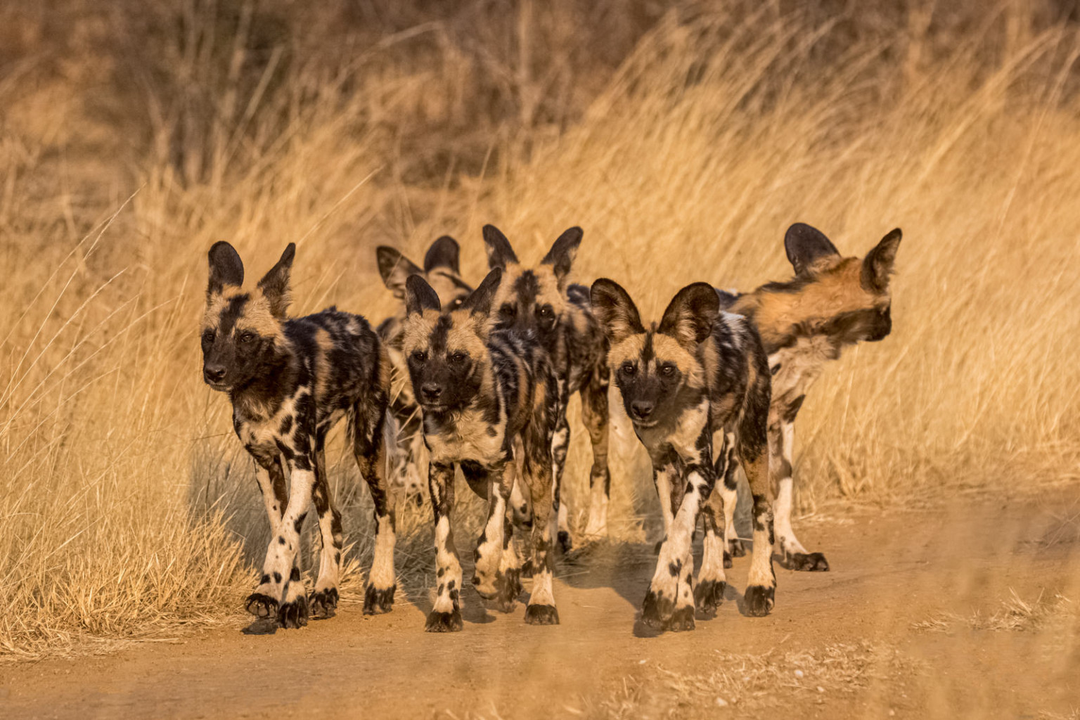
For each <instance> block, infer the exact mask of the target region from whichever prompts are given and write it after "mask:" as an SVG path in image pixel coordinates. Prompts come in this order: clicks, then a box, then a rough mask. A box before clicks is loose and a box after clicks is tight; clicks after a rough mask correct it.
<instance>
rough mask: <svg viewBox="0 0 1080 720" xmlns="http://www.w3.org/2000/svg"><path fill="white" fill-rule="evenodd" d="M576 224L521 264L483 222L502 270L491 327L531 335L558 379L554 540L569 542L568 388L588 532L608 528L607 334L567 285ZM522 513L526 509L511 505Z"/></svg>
mask: <svg viewBox="0 0 1080 720" xmlns="http://www.w3.org/2000/svg"><path fill="white" fill-rule="evenodd" d="M581 236H582V232H581V228H578V227H572V228H570V229H569V230H567V231H566V232H564V233H563V234H562V235H560V236H559V238H558V239H557V240H556V241H555V244H554V245H552V246H551V250H550V251H549V252H548V254H547V255H545V256H544V259H543V260H541V261H540V263H539V265H536V266H534V267H531V268H524V267H522V266H521V264H520V262H519V261H518V258H517V255H516V254H515V253H514V250H513V248H511V246H510V242H509V241H508V240H507V239H506V236H505V235H503V234H502V232H500V231H499V229H498V228H496V227H495V226H493V225H485V226H484V244H485V245H486V246H487V254H488V265H489V266H490V267H491V268H492V269H495V268H499V269H502V270H503V271H504V275H503V281H502V283H501V285H500V286H499V291H498V293H496V295H495V302H494V306H493V307H494V312H495V323H496V324H495V327H496V328H499V329H513V330H514V331H515V332H518V333H524V334H527V335H528V336H530V337H536V338H537V339H538V340H539V342H540V343H541V345H543V347H544V349H545V350H547V353H548V356H549V357H550V358H551V361H552V363H553V366H554V368H555V375H556V379H557V381H558V390H559V393H558V394H559V406H558V414H557V416H556V426H555V436H554V441H553V444H552V457H553V459H554V463H555V490H554V498H555V503H556V506H557V512H558V525H559V534H558V539H559V544H560V546H562V549H563V550H564V551H568V550H569V549H570V546H571V540H570V522H569V510H568V508H567V505H566V503H565V502H563V499H562V493H561V491H562V478H563V470H564V469H565V467H566V451H567V448H568V447H569V444H570V426H569V424H568V423H567V422H566V409H567V403H568V402H569V400H570V396H571V395H572V394H573V393H575V392H576V393H579V394H580V395H581V419H582V422H584V423H585V428H586V429H587V430H588V432H589V439H590V440H591V441H592V449H593V464H592V470H591V471H590V473H589V486H590V488H591V490H592V503H591V505H592V506H591V508H590V511H589V520H588V523H587V524H586V527H585V536H586V537H600V536H603V535H606V534H607V506H608V498H609V497H610V495H611V473H610V472H609V470H608V464H607V452H608V383H609V379H610V370H609V368H608V365H607V338H606V337H605V336H604V331H603V329H602V328H601V327H600V325H599V323H598V322H597V321H596V318H595V317H593V314H592V312H591V310H590V308H589V290H588V288H586V287H584V286H582V285H568V282H567V281H568V278H569V274H570V268H571V266H572V265H573V262H574V256H575V255H576V254H577V249H578V246H579V245H580V244H581ZM513 509H514V511H515V513H518V512H521V513H527V512H528V510H527V509H526V508H517V507H515V508H513Z"/></svg>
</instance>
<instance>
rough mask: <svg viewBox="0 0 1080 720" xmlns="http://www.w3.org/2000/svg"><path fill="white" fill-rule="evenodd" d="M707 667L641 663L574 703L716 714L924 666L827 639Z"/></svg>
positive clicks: (808, 696)
mask: <svg viewBox="0 0 1080 720" xmlns="http://www.w3.org/2000/svg"><path fill="white" fill-rule="evenodd" d="M703 664H707V666H708V668H709V669H708V670H705V671H702V672H685V671H684V672H673V671H670V670H667V669H665V668H663V667H650V668H648V669H643V670H642V671H641V672H640V673H639V674H637V675H635V676H631V677H626V678H623V680H622V682H621V683H618V684H616V685H615V686H614V687H613V688H611V689H609V692H608V693H607V697H605V698H604V699H603V700H601V701H585V702H584V705H583V707H573V706H568V707H567V708H566V709H567V710H568V711H572V714H574V715H579V716H584V717H589V718H597V719H599V718H611V719H613V720H614V719H616V718H642V717H648V718H668V717H671V718H686V717H702V718H705V717H710V718H711V717H717V715H718V714H720V713H722V712H732V711H735V712H737V713H738V714H740V715H741V714H744V713H746V712H748V711H755V710H761V709H765V708H785V709H786V710H787V711H788V712H790V711H791V708H792V707H793V705H794V704H796V703H800V702H808V701H811V702H824V701H826V700H831V701H836V700H837V699H838V698H840V697H843V696H846V695H852V694H854V693H856V692H858V691H860V690H863V689H865V688H867V687H868V686H869V685H870V684H871V683H873V682H874V681H875V680H883V679H886V678H896V677H901V676H906V677H911V676H913V675H915V674H917V673H919V672H920V666H919V665H918V664H917V663H915V662H914V661H913V660H911V659H909V658H907V657H905V656H904V655H902V654H900V653H899V652H897V651H896V650H892V649H885V648H879V647H875V646H873V645H870V644H865V643H864V644H860V645H843V644H839V645H829V646H826V647H824V648H820V649H815V650H809V651H792V652H786V653H780V652H777V651H775V650H774V651H771V652H768V653H765V654H733V653H724V652H720V651H716V652H715V655H714V657H712V658H709V660H708V662H707V663H703Z"/></svg>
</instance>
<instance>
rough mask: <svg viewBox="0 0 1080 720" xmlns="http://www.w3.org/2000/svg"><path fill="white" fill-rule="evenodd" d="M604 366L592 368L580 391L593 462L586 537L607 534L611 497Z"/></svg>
mask: <svg viewBox="0 0 1080 720" xmlns="http://www.w3.org/2000/svg"><path fill="white" fill-rule="evenodd" d="M609 373H610V371H609V370H608V369H607V367H606V366H605V367H604V368H602V369H597V370H594V371H593V377H592V378H591V380H590V382H589V384H588V385H587V386H585V387H584V388H582V391H581V419H582V422H584V423H585V429H586V430H588V431H589V441H590V442H591V443H592V451H593V464H592V469H591V470H590V471H589V495H590V503H589V522H588V523H586V525H585V537H586V538H592V539H596V538H602V537H606V536H607V531H608V530H607V511H608V501H609V500H610V499H611V471H610V470H609V469H608V459H607V458H608V376H609Z"/></svg>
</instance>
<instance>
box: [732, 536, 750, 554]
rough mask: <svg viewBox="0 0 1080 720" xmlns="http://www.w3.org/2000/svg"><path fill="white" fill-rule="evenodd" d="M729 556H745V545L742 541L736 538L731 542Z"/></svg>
mask: <svg viewBox="0 0 1080 720" xmlns="http://www.w3.org/2000/svg"><path fill="white" fill-rule="evenodd" d="M731 555H732V557H743V556H745V555H746V545H745V544H744V543H743V541H742V540H739V539H738V538H736V539H735V540H732V541H731Z"/></svg>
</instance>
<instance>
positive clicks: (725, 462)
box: [714, 432, 746, 568]
mask: <svg viewBox="0 0 1080 720" xmlns="http://www.w3.org/2000/svg"><path fill="white" fill-rule="evenodd" d="M717 439H719V440H720V442H719V443H718V444H716V445H714V446H715V447H719V448H720V451H719V452H718V453H717V454H716V492H717V493H718V494H719V495H720V496H721V499H722V501H723V506H724V514H723V522H724V526H723V534H724V567H725V568H730V567H731V564H732V563H731V558H732V557H742V556H743V555H745V554H746V547H745V546H744V545H743V541H742V540H741V539H740V538H739V535H738V532H737V531H736V529H735V508H736V507H737V506H738V504H739V492H738V481H737V477H738V469H739V458H738V456H737V455H736V453H735V436H734V435H733V434H732V433H727V432H725V433H718V434H717V435H716V438H714V443H715V442H716V440H717ZM718 519H719V518H718Z"/></svg>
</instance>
